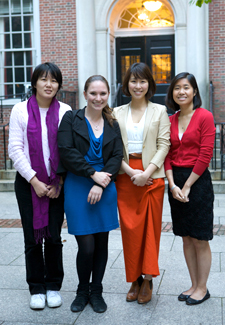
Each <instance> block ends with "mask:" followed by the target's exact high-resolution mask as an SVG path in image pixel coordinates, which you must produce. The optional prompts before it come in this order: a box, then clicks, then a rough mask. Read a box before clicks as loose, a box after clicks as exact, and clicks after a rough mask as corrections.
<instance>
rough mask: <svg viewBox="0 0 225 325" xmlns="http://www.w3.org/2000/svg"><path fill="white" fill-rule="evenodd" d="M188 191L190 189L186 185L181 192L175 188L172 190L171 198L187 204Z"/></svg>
mask: <svg viewBox="0 0 225 325" xmlns="http://www.w3.org/2000/svg"><path fill="white" fill-rule="evenodd" d="M190 190H191V188H190V187H188V186H187V185H184V186H183V188H182V190H181V189H180V188H179V187H178V186H176V187H174V189H173V190H172V195H173V198H174V199H176V200H178V201H180V202H183V203H186V202H189V197H188V195H189V193H190Z"/></svg>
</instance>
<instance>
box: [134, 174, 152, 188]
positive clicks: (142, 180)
mask: <svg viewBox="0 0 225 325" xmlns="http://www.w3.org/2000/svg"><path fill="white" fill-rule="evenodd" d="M148 180H149V176H148V175H147V174H146V173H145V172H142V173H140V174H136V175H134V176H132V177H131V181H132V182H133V184H134V185H137V186H144V185H146V183H147V182H148Z"/></svg>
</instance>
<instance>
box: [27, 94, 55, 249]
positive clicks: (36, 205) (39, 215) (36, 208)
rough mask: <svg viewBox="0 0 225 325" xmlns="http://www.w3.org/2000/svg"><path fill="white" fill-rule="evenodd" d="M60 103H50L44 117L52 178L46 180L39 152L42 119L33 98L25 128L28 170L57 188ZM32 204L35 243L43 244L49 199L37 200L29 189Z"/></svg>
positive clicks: (47, 231) (32, 189)
mask: <svg viewBox="0 0 225 325" xmlns="http://www.w3.org/2000/svg"><path fill="white" fill-rule="evenodd" d="M59 106H60V105H59V102H58V100H57V99H56V98H53V99H52V102H51V105H50V107H49V109H48V112H47V115H46V125H47V130H48V145H49V149H50V158H49V161H50V166H51V175H50V177H49V176H48V173H47V170H46V166H45V162H44V156H43V149H42V136H41V133H42V130H41V116H40V111H39V106H38V103H37V100H36V97H35V95H33V96H32V97H30V98H29V99H28V103H27V111H28V116H29V117H28V125H27V139H28V146H29V155H30V161H31V167H32V169H33V170H35V171H36V176H37V178H38V180H39V181H41V182H44V183H45V184H48V185H50V184H51V185H56V186H57V185H58V184H59V178H60V177H59V176H58V175H57V174H56V170H57V167H58V164H59V153H58V146H57V131H58V124H59ZM31 194H32V203H33V228H34V237H35V240H36V243H42V242H43V238H48V237H50V233H49V229H48V222H49V214H48V210H49V198H48V197H47V196H43V197H41V198H39V197H38V196H37V194H36V193H35V191H34V188H33V186H31Z"/></svg>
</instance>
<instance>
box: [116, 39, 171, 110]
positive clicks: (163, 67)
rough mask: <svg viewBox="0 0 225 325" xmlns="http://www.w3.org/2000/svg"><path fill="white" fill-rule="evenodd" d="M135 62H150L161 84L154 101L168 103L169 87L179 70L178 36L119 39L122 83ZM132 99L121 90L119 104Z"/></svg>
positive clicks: (118, 57) (117, 59) (119, 78)
mask: <svg viewBox="0 0 225 325" xmlns="http://www.w3.org/2000/svg"><path fill="white" fill-rule="evenodd" d="M135 62H145V63H146V64H148V66H149V67H150V69H151V71H152V74H153V77H154V80H155V82H156V85H157V90H156V94H155V95H154V96H153V97H152V98H151V101H152V102H156V103H159V104H163V105H165V96H166V92H167V88H168V86H169V84H170V81H171V79H172V78H173V77H174V72H175V67H174V35H165V36H142V37H126V38H117V39H116V63H117V83H120V84H122V82H123V78H124V75H125V73H126V71H127V69H128V68H129V67H130V66H131V65H132V64H133V63H135ZM129 101H130V98H129V97H126V96H125V95H123V93H122V90H121V89H120V91H119V94H118V103H117V104H118V105H123V104H126V103H128V102H129ZM168 113H172V112H168Z"/></svg>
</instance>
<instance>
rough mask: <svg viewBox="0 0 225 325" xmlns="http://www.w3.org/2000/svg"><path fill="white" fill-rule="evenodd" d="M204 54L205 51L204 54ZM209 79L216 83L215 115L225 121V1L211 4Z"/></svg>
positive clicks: (214, 1) (216, 1) (220, 120)
mask: <svg viewBox="0 0 225 325" xmlns="http://www.w3.org/2000/svg"><path fill="white" fill-rule="evenodd" d="M202 55H204V53H203V54H202ZM209 79H210V80H211V81H212V82H213V85H214V101H213V109H214V117H215V120H216V121H217V122H225V1H224V0H212V3H210V4H209Z"/></svg>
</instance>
